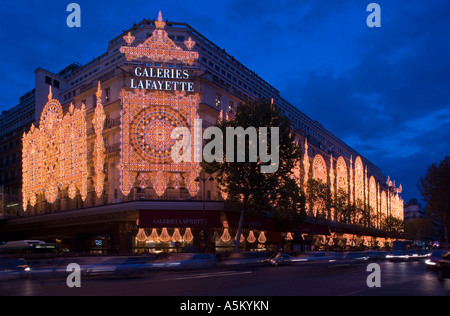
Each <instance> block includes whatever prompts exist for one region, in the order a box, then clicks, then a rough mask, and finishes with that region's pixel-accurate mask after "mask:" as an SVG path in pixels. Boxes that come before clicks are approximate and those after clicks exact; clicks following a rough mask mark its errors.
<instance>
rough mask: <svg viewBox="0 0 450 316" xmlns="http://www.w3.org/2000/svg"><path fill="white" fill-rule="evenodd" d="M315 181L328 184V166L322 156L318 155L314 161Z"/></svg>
mask: <svg viewBox="0 0 450 316" xmlns="http://www.w3.org/2000/svg"><path fill="white" fill-rule="evenodd" d="M313 179H314V180H318V181H321V182H323V183H325V184H326V183H327V165H326V163H325V160H324V159H323V157H322V155H316V157H315V158H314V161H313Z"/></svg>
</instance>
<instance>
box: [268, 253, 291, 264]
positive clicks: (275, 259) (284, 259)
mask: <svg viewBox="0 0 450 316" xmlns="http://www.w3.org/2000/svg"><path fill="white" fill-rule="evenodd" d="M292 260H293V258H292V257H291V256H290V255H288V254H286V253H279V254H277V255H273V256H272V257H270V258H269V259H267V262H268V263H269V264H270V265H272V266H274V267H278V266H283V265H290V264H292Z"/></svg>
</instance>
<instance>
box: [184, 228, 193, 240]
mask: <svg viewBox="0 0 450 316" xmlns="http://www.w3.org/2000/svg"><path fill="white" fill-rule="evenodd" d="M183 240H184V241H186V242H188V243H190V242H191V241H192V240H194V236H193V235H192V231H191V229H190V228H186V231H185V232H184V235H183Z"/></svg>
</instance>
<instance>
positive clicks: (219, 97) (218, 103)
mask: <svg viewBox="0 0 450 316" xmlns="http://www.w3.org/2000/svg"><path fill="white" fill-rule="evenodd" d="M216 107H217V108H219V109H221V108H222V95H220V94H219V93H217V94H216Z"/></svg>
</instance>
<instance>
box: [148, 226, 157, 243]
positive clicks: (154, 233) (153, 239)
mask: <svg viewBox="0 0 450 316" xmlns="http://www.w3.org/2000/svg"><path fill="white" fill-rule="evenodd" d="M158 240H159V236H158V231H157V230H156V228H153V229H152V233H151V234H150V236H149V237H148V239H147V241H148V242H149V243H151V244H154V243H157V242H158Z"/></svg>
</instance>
